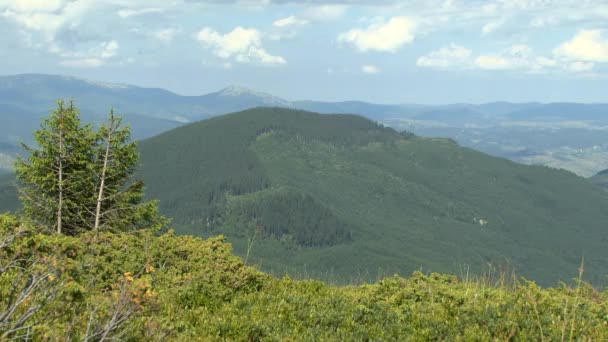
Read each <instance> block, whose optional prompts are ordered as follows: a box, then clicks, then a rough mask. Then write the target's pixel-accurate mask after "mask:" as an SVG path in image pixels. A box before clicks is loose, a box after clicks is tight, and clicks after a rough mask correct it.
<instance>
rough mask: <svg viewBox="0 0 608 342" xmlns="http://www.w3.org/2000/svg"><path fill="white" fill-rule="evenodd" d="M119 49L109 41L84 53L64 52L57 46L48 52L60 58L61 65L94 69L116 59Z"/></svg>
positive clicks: (113, 42) (112, 41) (52, 46)
mask: <svg viewBox="0 0 608 342" xmlns="http://www.w3.org/2000/svg"><path fill="white" fill-rule="evenodd" d="M119 47H120V46H119V45H118V42H117V41H115V40H110V41H105V42H101V43H99V44H97V45H94V46H92V47H90V48H88V49H87V50H84V51H73V50H66V49H62V48H61V47H60V46H58V45H51V47H50V48H49V52H51V53H53V54H55V55H57V56H59V57H61V58H62V60H61V61H60V64H61V65H65V66H70V67H80V68H95V67H100V66H102V65H105V64H106V63H107V62H108V61H109V60H111V59H112V58H114V57H116V56H117V55H118V49H119ZM127 61H128V60H127Z"/></svg>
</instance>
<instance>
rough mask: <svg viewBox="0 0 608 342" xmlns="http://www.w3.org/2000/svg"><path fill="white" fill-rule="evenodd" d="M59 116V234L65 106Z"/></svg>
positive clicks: (59, 228)
mask: <svg viewBox="0 0 608 342" xmlns="http://www.w3.org/2000/svg"><path fill="white" fill-rule="evenodd" d="M60 110H61V112H60V114H59V115H60V117H59V201H58V202H59V203H58V205H57V234H60V235H61V230H62V224H63V222H62V219H63V217H62V214H63V213H62V209H63V108H61V109H60Z"/></svg>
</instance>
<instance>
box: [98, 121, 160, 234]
mask: <svg viewBox="0 0 608 342" xmlns="http://www.w3.org/2000/svg"><path fill="white" fill-rule="evenodd" d="M95 156H96V157H95V170H94V173H93V174H94V175H95V179H96V195H97V196H96V200H95V209H94V211H93V212H92V220H91V221H90V222H89V224H92V226H91V227H90V228H92V229H93V230H95V231H96V232H98V231H99V230H100V229H103V230H112V231H120V230H125V229H126V228H127V227H129V229H137V228H154V229H159V228H162V226H164V225H165V224H166V220H164V219H163V218H162V217H161V216H160V215H159V214H158V209H157V203H156V201H152V202H142V199H143V188H144V187H143V186H144V184H143V181H141V180H137V181H134V182H130V179H131V178H132V176H133V173H134V172H135V170H136V167H137V163H138V162H139V152H138V151H137V145H136V144H135V143H134V142H131V132H130V128H129V127H128V126H123V125H122V118H120V117H117V116H116V115H115V114H114V111H113V110H112V111H111V112H110V115H109V118H108V121H107V123H105V124H103V125H102V126H101V128H100V129H99V131H98V133H97V144H96V153H95Z"/></svg>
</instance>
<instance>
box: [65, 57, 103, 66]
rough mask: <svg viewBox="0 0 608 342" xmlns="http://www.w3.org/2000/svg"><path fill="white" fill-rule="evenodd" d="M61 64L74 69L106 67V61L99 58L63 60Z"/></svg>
mask: <svg viewBox="0 0 608 342" xmlns="http://www.w3.org/2000/svg"><path fill="white" fill-rule="evenodd" d="M59 64H61V65H63V66H68V67H73V68H97V67H100V66H102V65H104V61H103V60H101V59H99V58H76V59H66V60H62V61H61V62H59Z"/></svg>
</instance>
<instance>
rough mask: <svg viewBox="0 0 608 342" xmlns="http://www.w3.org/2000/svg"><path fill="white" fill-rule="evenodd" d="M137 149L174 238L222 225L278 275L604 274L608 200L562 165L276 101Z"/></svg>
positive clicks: (596, 279) (354, 278) (241, 249)
mask: <svg viewBox="0 0 608 342" xmlns="http://www.w3.org/2000/svg"><path fill="white" fill-rule="evenodd" d="M140 151H141V153H142V166H141V169H140V171H139V173H138V174H139V176H140V177H141V178H142V179H144V180H145V182H146V191H147V195H148V198H149V199H160V204H159V205H160V210H161V212H162V213H163V214H164V215H166V216H168V217H171V218H172V219H173V224H174V227H175V228H176V231H177V232H178V233H188V234H194V235H197V236H213V235H217V234H224V235H225V236H226V237H227V239H228V241H230V242H231V243H233V245H234V247H235V252H236V253H237V254H238V255H241V256H243V257H244V256H246V255H249V260H250V261H252V262H254V263H256V264H258V265H261V266H262V269H263V270H265V271H269V272H272V273H274V274H278V275H283V274H288V275H291V276H298V275H301V274H305V275H306V276H314V277H317V278H320V279H325V280H330V281H334V282H338V283H352V282H359V281H374V280H377V279H378V278H381V277H382V276H385V275H392V274H395V273H397V274H402V275H408V274H411V273H412V272H413V271H416V270H430V271H438V272H447V273H453V274H459V273H461V272H462V270H463V268H470V269H471V270H472V271H473V272H475V273H480V272H483V271H484V270H485V269H487V265H488V264H491V265H492V266H493V267H499V268H503V269H508V270H515V271H516V272H518V274H520V275H523V276H526V277H527V278H529V279H534V280H536V281H538V282H540V283H541V284H543V285H555V284H557V283H558V281H570V279H571V278H572V277H573V276H574V275H575V274H576V273H577V271H576V270H577V268H578V266H579V264H580V261H581V259H582V258H583V256H584V258H585V262H586V266H587V277H588V279H590V280H591V281H592V282H593V283H594V284H596V285H598V286H604V285H605V282H606V279H605V275H606V274H608V267H607V265H606V263H605V243H606V241H608V232H607V231H606V229H605V226H606V225H605V222H606V221H607V220H608V197H607V195H606V193H605V192H602V191H601V190H600V189H598V188H597V186H594V185H593V184H590V183H589V182H587V181H586V180H584V179H582V178H580V177H577V176H575V175H573V174H571V173H569V172H566V171H563V170H555V169H550V168H547V167H540V166H525V165H520V164H516V163H513V162H509V161H507V160H504V159H501V158H494V157H490V156H488V155H485V154H483V153H480V152H476V151H473V150H470V149H467V148H463V147H460V146H458V145H457V144H456V143H454V142H453V141H451V140H449V139H431V138H421V137H415V136H413V135H411V134H408V133H399V132H397V131H395V130H393V129H391V128H387V127H383V126H381V125H378V124H377V123H375V122H372V121H370V120H367V119H365V118H362V117H359V116H354V115H321V114H316V113H310V112H305V111H298V110H289V109H279V108H257V109H252V110H246V111H243V112H239V113H234V114H229V115H224V116H220V117H216V118H212V119H209V120H205V121H201V122H198V123H194V124H191V125H186V126H184V127H181V128H178V129H175V130H173V131H169V132H167V133H164V134H161V135H159V136H157V137H154V138H151V139H148V140H144V141H142V142H141V143H140ZM549 232H550V233H549ZM254 237H255V238H254ZM252 241H253V242H252ZM463 246H467V248H463Z"/></svg>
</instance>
